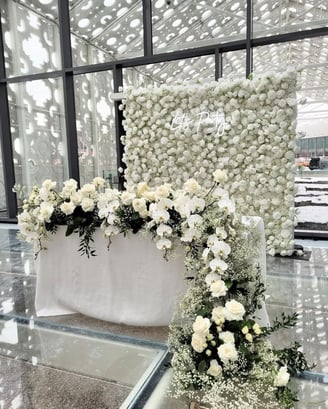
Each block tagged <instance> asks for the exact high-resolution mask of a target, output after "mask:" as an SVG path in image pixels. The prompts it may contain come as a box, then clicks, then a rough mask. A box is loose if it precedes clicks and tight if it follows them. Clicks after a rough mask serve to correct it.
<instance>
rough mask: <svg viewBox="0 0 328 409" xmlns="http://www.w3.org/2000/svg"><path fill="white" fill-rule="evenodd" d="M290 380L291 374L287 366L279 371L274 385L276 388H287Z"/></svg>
mask: <svg viewBox="0 0 328 409" xmlns="http://www.w3.org/2000/svg"><path fill="white" fill-rule="evenodd" d="M289 378H290V375H289V373H288V372H287V367H286V366H282V367H281V368H280V369H279V372H278V373H277V376H276V378H275V380H274V385H275V386H278V387H280V386H286V385H287V383H288V382H289Z"/></svg>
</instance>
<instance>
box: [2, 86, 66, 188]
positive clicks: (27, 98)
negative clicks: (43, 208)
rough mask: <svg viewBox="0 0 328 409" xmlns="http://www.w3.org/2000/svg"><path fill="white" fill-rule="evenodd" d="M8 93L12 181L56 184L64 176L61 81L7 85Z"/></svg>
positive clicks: (64, 152)
mask: <svg viewBox="0 0 328 409" xmlns="http://www.w3.org/2000/svg"><path fill="white" fill-rule="evenodd" d="M8 93H9V109H10V125H11V134H12V143H13V152H14V165H15V175H16V183H19V184H21V185H26V186H27V187H28V189H30V188H31V187H32V186H33V185H34V184H40V183H42V182H43V180H44V179H46V178H50V179H52V180H55V181H57V182H58V183H59V184H60V183H61V182H62V181H63V180H65V179H67V178H68V166H67V155H66V133H65V122H64V121H65V118H64V109H63V107H64V102H63V91H62V81H61V80H58V79H44V80H38V81H29V82H25V83H18V84H11V85H10V86H9V89H8Z"/></svg>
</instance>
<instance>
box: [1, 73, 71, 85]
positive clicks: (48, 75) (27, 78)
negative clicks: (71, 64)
mask: <svg viewBox="0 0 328 409" xmlns="http://www.w3.org/2000/svg"><path fill="white" fill-rule="evenodd" d="M62 75H63V71H51V72H40V73H37V74H28V75H20V76H18V77H10V78H6V79H5V78H2V77H1V79H0V83H1V82H4V83H7V84H16V83H19V82H27V81H37V80H42V79H48V78H58V77H61V76H62Z"/></svg>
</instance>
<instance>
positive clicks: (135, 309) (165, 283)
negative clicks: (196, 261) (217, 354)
mask: <svg viewBox="0 0 328 409" xmlns="http://www.w3.org/2000/svg"><path fill="white" fill-rule="evenodd" d="M256 223H257V229H258V231H259V233H260V234H261V248H260V253H259V263H260V266H261V271H262V274H263V276H264V279H265V268H266V263H265V238H264V228H263V221H262V219H260V218H256ZM65 230H66V228H65V227H64V226H61V227H59V229H58V231H57V233H56V234H55V235H54V236H52V237H51V239H50V240H49V241H47V242H46V243H45V244H46V247H47V250H43V251H41V252H40V253H39V254H38V257H37V259H36V271H37V287H36V297H35V307H36V314H37V316H54V315H64V314H73V313H81V314H84V315H86V316H90V317H94V318H98V319H101V320H105V321H109V322H112V323H119V324H127V325H136V326H161V325H168V324H169V323H170V322H171V319H172V316H173V313H174V310H175V308H176V304H177V302H179V300H180V299H181V298H182V296H183V295H184V293H185V291H186V289H187V284H186V281H185V280H184V257H183V254H182V248H181V250H180V253H179V254H177V255H176V256H175V257H174V258H172V259H171V258H169V260H168V261H166V260H165V259H164V258H163V254H162V252H161V251H159V250H158V249H157V248H156V245H155V243H154V241H152V239H151V238H150V237H148V236H146V235H143V234H129V235H127V236H126V237H124V236H123V235H118V236H115V237H113V238H112V243H111V245H110V247H109V250H108V249H107V244H108V243H107V241H106V239H104V237H103V232H102V231H101V230H100V229H98V230H97V231H96V233H95V235H94V247H95V249H96V256H95V257H90V258H87V257H86V256H81V255H80V254H79V253H78V248H79V237H78V235H77V234H73V235H71V236H69V237H65ZM263 307H264V308H263V309H262V310H260V311H259V313H258V314H257V316H258V318H259V320H260V322H261V324H262V325H266V324H267V322H268V318H267V314H266V310H265V306H263Z"/></svg>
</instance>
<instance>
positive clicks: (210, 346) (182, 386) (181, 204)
mask: <svg viewBox="0 0 328 409" xmlns="http://www.w3.org/2000/svg"><path fill="white" fill-rule="evenodd" d="M213 179H214V183H213V185H212V186H211V188H210V189H204V188H203V187H202V186H200V185H199V184H198V182H197V181H196V180H195V179H188V180H187V181H186V182H185V183H184V184H183V186H182V188H181V189H178V190H174V189H173V188H172V186H171V185H170V184H168V183H164V184H162V185H160V186H157V187H149V186H148V185H147V183H145V182H139V183H138V184H137V185H130V186H127V189H126V190H125V191H123V192H120V191H118V190H116V189H111V188H109V187H106V186H105V181H104V180H103V179H101V178H95V179H94V180H93V182H92V183H89V184H85V185H84V186H82V187H81V188H80V189H78V186H77V183H76V182H75V181H74V180H68V181H66V182H64V187H63V189H62V190H61V191H59V192H57V191H56V183H55V182H53V181H51V180H46V181H45V182H43V184H42V186H41V187H37V186H36V187H34V188H33V189H32V192H31V193H30V195H29V197H28V199H25V200H24V201H23V211H22V213H21V214H20V215H19V216H18V221H19V227H20V236H21V238H22V239H24V240H26V241H28V242H31V243H34V244H37V249H38V251H40V250H42V249H43V248H44V246H43V244H42V239H43V238H48V237H49V235H50V234H51V233H55V232H56V229H57V226H58V225H66V226H67V230H66V235H70V234H73V233H78V234H79V236H80V238H81V246H80V248H79V251H80V252H81V253H85V254H86V255H87V256H90V255H91V256H92V255H95V250H94V249H92V248H91V244H92V240H93V239H92V234H93V233H94V231H95V229H96V228H97V227H100V228H101V229H102V230H103V232H104V236H105V238H107V239H108V240H109V244H110V241H111V237H113V236H115V235H117V234H128V233H132V234H133V233H138V232H144V233H145V234H149V235H151V237H152V238H153V240H154V242H155V244H156V247H157V248H158V249H159V250H160V251H162V252H163V256H164V257H169V256H170V254H171V253H172V251H173V250H174V248H175V245H176V244H179V245H180V246H181V245H182V247H183V249H184V252H185V267H186V279H187V280H189V282H190V286H189V289H188V291H187V293H186V294H185V297H184V299H183V300H182V303H181V306H180V307H179V310H178V311H177V313H176V317H175V319H174V320H173V322H172V324H171V327H170V329H171V331H170V337H169V347H170V350H171V351H172V353H173V359H172V367H173V382H172V389H173V392H172V393H173V396H176V397H180V396H186V397H188V398H189V399H195V398H198V397H199V396H201V397H202V400H203V401H204V402H205V403H206V402H207V403H209V404H210V405H211V406H212V408H213V409H223V408H224V409H227V408H236V409H237V408H241V407H242V408H245V409H246V408H260V407H261V404H260V403H261V401H262V400H263V399H264V400H266V401H268V402H270V404H268V405H267V406H266V407H270V408H273V409H274V408H280V407H284V408H292V407H293V402H294V400H295V399H296V395H295V394H294V393H293V392H292V391H291V389H290V388H289V386H288V382H289V377H290V375H295V374H297V373H298V372H300V371H303V370H305V369H308V368H309V367H308V364H307V362H306V360H305V358H304V356H303V354H302V353H301V352H300V351H299V350H298V348H299V346H300V345H299V344H298V343H295V344H294V345H292V346H291V347H290V348H285V349H282V350H275V349H274V348H273V347H272V346H271V345H270V343H269V342H268V340H267V338H268V336H269V335H270V334H271V333H272V332H273V331H276V330H278V329H280V328H287V327H290V326H292V325H294V324H295V322H296V318H297V317H296V316H295V315H293V316H285V315H283V316H282V319H281V321H279V320H275V321H274V322H273V324H272V326H270V327H267V326H264V327H263V326H261V325H260V323H259V322H258V320H257V318H256V312H257V311H258V309H259V308H260V307H261V305H262V301H263V295H264V291H265V288H264V284H263V282H262V279H261V272H260V269H259V266H258V265H257V262H256V261H255V260H256V257H257V250H258V247H259V246H258V237H257V235H256V233H255V227H254V226H252V224H251V223H245V222H243V220H242V219H241V218H240V217H239V215H238V214H237V213H236V210H235V205H234V203H233V202H232V201H231V200H230V198H229V195H228V193H227V191H226V190H224V189H223V188H222V187H221V186H220V184H222V183H224V182H225V181H226V180H227V176H226V174H225V172H223V171H221V170H217V171H215V172H214V174H213ZM16 190H17V191H19V189H16ZM241 399H242V401H241Z"/></svg>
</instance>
